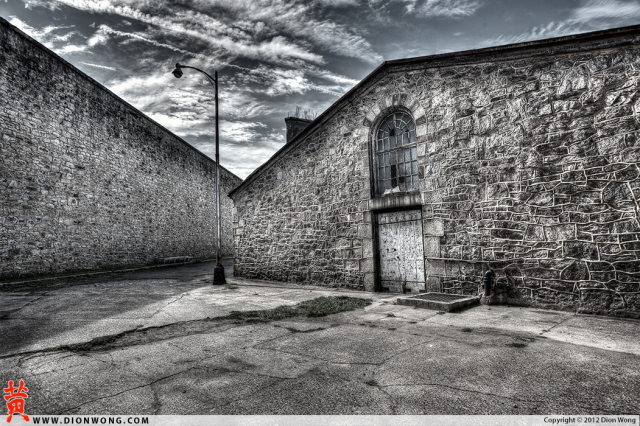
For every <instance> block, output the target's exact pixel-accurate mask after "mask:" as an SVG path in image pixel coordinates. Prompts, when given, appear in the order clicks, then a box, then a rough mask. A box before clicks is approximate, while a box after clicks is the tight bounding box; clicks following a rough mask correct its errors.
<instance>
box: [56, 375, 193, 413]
mask: <svg viewBox="0 0 640 426" xmlns="http://www.w3.org/2000/svg"><path fill="white" fill-rule="evenodd" d="M194 368H196V367H195V366H194V367H189V368H187V369H186V370H182V371H179V372H177V373H173V374H169V375H168V376H164V377H160V378H159V379H156V380H154V381H152V382H150V383H146V384H144V385H140V386H134V387H132V388H129V389H125V390H123V391H120V392H116V393H114V394H112V395H107V396H102V397H100V398H95V399H92V400H90V401H87V402H83V403H82V404H80V405H77V406H75V407H72V408H67V409H66V410H63V411H61V412H60V413H59V414H58V415H60V416H61V415H63V414H64V413H68V412H70V411H75V410H77V409H79V408H81V407H84V406H85V405H88V404H92V403H94V402H96V401H101V400H103V399H109V398H113V397H114V396H118V395H122V394H123V393H127V392H131V391H134V390H136V389H142V388H146V387H147V386H149V387H151V386H152V385H155V384H156V383H158V382H161V381H163V380H166V379H170V378H171V377H174V376H178V375H180V374H184V373H186V372H188V371H191V370H193V369H194Z"/></svg>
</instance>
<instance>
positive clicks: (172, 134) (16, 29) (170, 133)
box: [0, 16, 242, 180]
mask: <svg viewBox="0 0 640 426" xmlns="http://www.w3.org/2000/svg"><path fill="white" fill-rule="evenodd" d="M0 24H2V25H4V26H5V27H7V28H8V29H10V30H11V31H13V32H16V33H18V34H19V35H20V36H22V37H23V38H25V39H26V40H27V41H28V42H30V43H32V44H34V45H35V46H36V47H38V48H39V49H42V50H43V51H45V53H48V54H49V55H51V56H53V57H54V58H56V59H57V60H58V61H60V62H61V63H62V64H63V65H65V66H66V67H67V68H70V69H71V71H74V72H76V73H78V74H79V75H80V76H81V77H83V78H85V79H87V80H89V82H90V83H91V84H93V85H95V86H97V87H98V88H100V89H102V90H104V91H105V92H106V93H107V94H108V95H110V96H112V97H113V98H115V100H116V101H118V102H121V103H122V104H124V105H125V106H126V107H128V108H130V109H132V110H133V111H135V112H136V113H138V114H140V115H141V116H142V118H144V119H147V120H148V121H150V122H151V123H152V124H154V125H155V126H156V127H159V128H160V129H161V130H163V131H165V132H166V133H168V134H169V135H171V136H173V137H175V138H176V139H178V140H179V141H180V142H182V143H183V144H185V145H186V146H187V147H189V148H191V149H192V150H194V151H195V152H197V153H198V154H200V155H202V156H203V157H204V158H205V159H207V160H209V161H211V162H212V163H215V160H213V159H212V158H210V157H209V156H208V155H206V154H205V153H203V152H202V151H200V150H198V149H197V148H196V147H194V146H193V145H191V144H190V143H189V142H187V141H185V140H184V139H182V138H181V137H180V136H178V135H176V134H175V133H173V132H172V131H170V130H169V129H167V128H166V127H164V126H163V125H161V124H159V123H158V122H156V121H155V120H153V119H152V118H150V117H148V116H147V115H146V114H145V113H143V112H142V111H140V110H139V109H137V108H136V107H134V106H133V105H131V104H130V103H129V102H127V101H125V100H124V99H122V98H121V97H120V96H118V95H116V94H115V93H113V92H112V91H111V90H109V89H108V88H106V87H105V86H103V85H102V84H101V83H100V82H98V81H97V80H95V79H94V78H93V77H90V76H89V75H87V74H86V73H85V72H84V71H82V70H80V69H78V68H77V67H76V66H75V65H73V64H72V63H70V62H69V61H67V60H66V59H64V58H63V57H62V56H60V55H58V54H57V53H55V52H54V51H52V50H51V49H49V48H48V47H47V46H45V45H43V44H42V43H40V42H39V41H38V40H36V39H34V38H33V37H31V36H30V35H28V34H26V33H24V32H23V31H22V30H21V29H19V28H17V27H16V26H14V25H13V24H11V23H10V22H8V21H7V20H6V19H4V18H3V17H2V16H0ZM218 166H219V167H220V168H221V169H223V170H225V171H226V172H227V173H230V174H231V175H233V176H235V177H237V178H238V179H240V177H238V176H236V175H235V173H233V172H231V171H229V170H228V169H227V168H225V167H224V166H222V165H220V164H218ZM240 180H242V179H240Z"/></svg>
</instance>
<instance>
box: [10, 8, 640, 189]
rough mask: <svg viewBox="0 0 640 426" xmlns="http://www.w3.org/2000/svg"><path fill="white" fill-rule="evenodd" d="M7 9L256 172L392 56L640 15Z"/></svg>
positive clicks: (114, 86) (637, 11) (234, 164)
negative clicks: (293, 120)
mask: <svg viewBox="0 0 640 426" xmlns="http://www.w3.org/2000/svg"><path fill="white" fill-rule="evenodd" d="M0 16H2V17H3V18H5V19H6V20H8V21H9V22H11V23H12V24H14V25H16V26H17V27H19V28H20V29H22V30H23V31H24V32H26V33H28V34H30V35H31V36H33V37H34V38H35V39H37V40H38V41H40V42H41V43H43V44H44V45H46V46H47V47H49V48H50V49H52V50H53V51H54V52H56V53H57V54H59V55H61V56H62V57H64V58H65V59H66V60H68V61H69V62H71V63H72V64H74V65H75V66H77V67H78V68H80V69H81V70H83V71H84V72H86V73H87V74H89V75H90V76H92V77H93V78H95V79H96V80H98V81H99V82H100V83H102V84H104V85H105V86H106V87H108V88H109V89H110V90H112V91H113V92H115V93H116V94H118V95H119V96H120V97H122V98H123V99H125V100H126V101H128V102H129V103H131V104H132V105H134V106H135V107H136V108H138V109H140V110H141V111H143V112H144V113H146V114H147V115H148V116H149V117H151V118H153V119H154V120H156V121H157V122H158V123H160V124H162V125H164V126H165V127H167V128H169V129H170V130H172V131H173V132H174V133H176V134H177V135H179V136H181V137H183V138H184V139H185V140H187V141H188V142H190V143H191V144H193V145H194V146H195V147H197V148H198V149H200V150H201V151H203V152H204V153H206V154H208V155H210V156H211V157H213V156H214V144H213V140H214V139H213V137H214V136H213V135H214V131H213V117H214V109H213V97H212V93H213V92H212V90H211V87H210V86H208V83H207V82H206V81H205V80H204V79H203V78H202V77H201V76H199V75H198V73H196V72H194V71H189V70H186V71H185V76H184V77H183V78H182V79H180V80H178V79H176V78H174V77H173V76H172V75H171V70H172V69H173V68H174V64H175V63H176V62H181V63H184V64H188V65H192V66H195V67H198V68H202V69H205V70H207V71H211V72H213V71H214V70H218V72H219V74H220V95H221V99H220V119H221V129H220V138H221V148H220V155H221V160H220V162H221V164H222V165H223V166H225V167H227V168H229V169H230V170H231V171H233V172H235V173H236V174H237V175H238V176H240V177H242V178H244V177H246V176H247V175H248V174H249V173H250V172H251V171H253V170H254V169H255V168H256V167H258V166H259V165H260V164H262V163H263V162H264V161H266V160H267V159H268V158H269V157H270V156H271V155H272V154H273V153H274V152H275V151H276V150H277V149H279V148H280V147H281V146H282V145H283V144H284V132H285V129H284V118H285V117H286V116H287V115H288V114H289V113H291V112H294V111H295V109H296V106H299V107H300V108H301V109H302V110H303V111H305V110H308V111H312V112H315V113H318V114H319V113H321V112H323V111H324V110H325V109H327V108H328V107H329V106H331V104H333V103H334V102H335V101H337V100H338V98H339V97H340V96H341V95H342V94H344V93H345V92H347V91H348V90H349V89H350V88H352V87H353V86H354V85H355V84H356V83H357V82H358V81H360V80H361V79H362V78H364V77H365V76H366V75H367V74H369V73H370V72H371V71H372V70H373V69H374V68H376V67H377V66H378V65H380V63H382V62H383V61H385V60H390V59H398V58H404V57H414V56H423V55H431V54H436V53H444V52H451V51H459V50H468V49H476V48H480V47H486V46H493V45H501V44H509V43H517V42H521V41H526V40H535V39H544V38H550V37H555V36H561V35H567V34H575V33H581V32H587V31H594V30H599V29H606V28H615V27H621V26H627V25H635V24H639V23H640V0H535V1H534V0H0Z"/></svg>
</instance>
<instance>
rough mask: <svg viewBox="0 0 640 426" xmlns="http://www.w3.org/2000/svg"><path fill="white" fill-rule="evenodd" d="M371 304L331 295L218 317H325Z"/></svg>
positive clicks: (260, 319)
mask: <svg viewBox="0 0 640 426" xmlns="http://www.w3.org/2000/svg"><path fill="white" fill-rule="evenodd" d="M370 304H371V300H370V299H361V298H359V297H348V296H331V297H318V298H315V299H311V300H305V301H304V302H300V303H298V304H297V305H295V306H278V307H277V308H273V309H264V310H260V311H233V312H231V313H230V314H229V315H228V316H227V317H223V318H216V319H234V320H244V321H246V322H267V321H277V320H281V319H285V318H292V317H323V316H326V315H331V314H337V313H340V312H346V311H353V310H355V309H359V308H364V307H365V306H367V305H370Z"/></svg>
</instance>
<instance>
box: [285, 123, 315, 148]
mask: <svg viewBox="0 0 640 426" xmlns="http://www.w3.org/2000/svg"><path fill="white" fill-rule="evenodd" d="M311 121H312V120H307V119H305V118H298V117H287V118H285V119H284V122H285V123H286V124H287V143H289V142H291V140H292V139H293V138H294V137H296V135H297V134H298V133H300V132H301V131H303V130H304V129H305V128H306V127H307V126H308V125H309V123H311Z"/></svg>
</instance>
